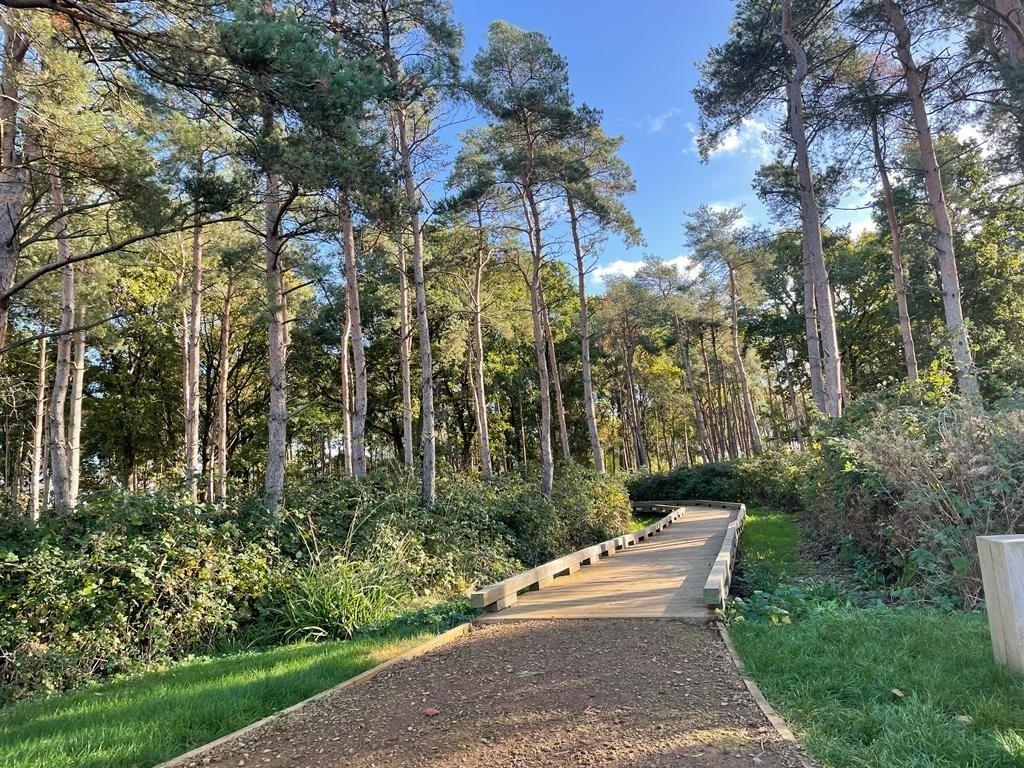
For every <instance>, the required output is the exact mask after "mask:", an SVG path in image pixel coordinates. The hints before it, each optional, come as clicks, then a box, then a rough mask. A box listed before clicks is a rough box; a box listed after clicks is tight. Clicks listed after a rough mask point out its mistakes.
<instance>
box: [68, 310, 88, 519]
mask: <svg viewBox="0 0 1024 768" xmlns="http://www.w3.org/2000/svg"><path fill="white" fill-rule="evenodd" d="M77 315H78V319H77V320H76V324H77V325H83V324H84V323H85V307H83V306H82V305H81V304H79V305H78V310H77ZM84 391H85V331H76V332H75V335H74V352H73V357H72V362H71V423H70V425H69V427H68V506H69V507H70V508H71V509H74V508H75V507H77V506H78V493H79V488H80V486H81V477H82V398H83V395H84Z"/></svg>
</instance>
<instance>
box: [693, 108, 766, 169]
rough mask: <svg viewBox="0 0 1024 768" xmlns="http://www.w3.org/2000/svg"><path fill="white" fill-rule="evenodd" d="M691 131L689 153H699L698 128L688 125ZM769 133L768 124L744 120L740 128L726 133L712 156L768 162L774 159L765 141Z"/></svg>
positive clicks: (712, 152)
mask: <svg viewBox="0 0 1024 768" xmlns="http://www.w3.org/2000/svg"><path fill="white" fill-rule="evenodd" d="M686 127H687V129H688V130H689V131H690V134H691V135H690V146H689V148H688V149H687V150H686V151H687V152H692V153H697V152H699V148H698V146H697V129H696V126H694V125H692V124H690V123H688V124H687V126H686ZM767 131H768V124H767V123H764V122H762V121H760V120H754V119H752V118H744V119H743V122H742V123H741V124H740V126H739V127H738V128H731V129H730V130H728V131H726V132H725V135H723V136H722V138H721V140H720V141H719V142H718V145H717V146H716V147H715V148H714V149H713V150H711V153H710V156H711V157H715V156H716V155H742V156H744V157H752V158H754V159H755V160H760V161H761V162H767V161H768V160H771V158H772V150H771V147H769V146H768V142H767V141H766V140H765V134H766V133H767Z"/></svg>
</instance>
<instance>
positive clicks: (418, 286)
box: [389, 57, 437, 506]
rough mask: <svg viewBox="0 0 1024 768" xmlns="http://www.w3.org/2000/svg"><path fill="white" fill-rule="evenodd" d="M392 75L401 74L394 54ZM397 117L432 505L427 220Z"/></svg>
mask: <svg viewBox="0 0 1024 768" xmlns="http://www.w3.org/2000/svg"><path fill="white" fill-rule="evenodd" d="M389 59H390V61H391V63H392V76H393V77H394V78H395V79H396V82H397V78H398V67H397V63H395V61H394V57H389ZM394 118H395V123H396V126H395V127H396V129H397V131H396V132H397V134H398V152H399V156H400V158H401V163H402V181H403V184H404V188H405V198H406V203H407V204H408V206H409V221H410V224H411V225H412V284H413V291H414V294H415V301H416V323H417V329H418V330H419V338H420V422H421V431H420V450H421V451H422V454H423V464H422V470H421V473H422V483H423V503H424V504H426V505H428V506H429V505H431V504H433V503H434V499H435V497H436V495H437V436H436V434H435V427H434V355H433V352H432V351H431V347H430V323H429V319H428V317H427V289H426V278H425V276H424V269H423V222H422V220H421V217H420V208H421V205H422V200H421V198H420V191H419V187H418V186H417V185H416V177H415V175H414V173H413V167H412V146H411V144H410V140H409V126H408V121H407V119H406V113H405V108H404V107H403V106H402V105H396V107H395V109H394Z"/></svg>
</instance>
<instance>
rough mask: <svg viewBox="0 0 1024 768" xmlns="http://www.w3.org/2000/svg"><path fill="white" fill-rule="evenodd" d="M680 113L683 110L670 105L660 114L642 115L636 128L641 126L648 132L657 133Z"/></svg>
mask: <svg viewBox="0 0 1024 768" xmlns="http://www.w3.org/2000/svg"><path fill="white" fill-rule="evenodd" d="M682 113H683V110H682V109H680V108H679V107H672V108H671V109H669V110H667V111H665V112H662V113H661V114H660V115H644V116H643V117H641V118H640V122H638V123H636V125H637V127H638V128H643V129H644V130H645V131H646V132H647V133H648V134H654V133H658V132H659V131H661V130H662V129H663V128H664V127H665V126H666V125H667V124H668V122H669V121H670V120H671V119H672V118H674V117H678V116H679V115H681V114H682Z"/></svg>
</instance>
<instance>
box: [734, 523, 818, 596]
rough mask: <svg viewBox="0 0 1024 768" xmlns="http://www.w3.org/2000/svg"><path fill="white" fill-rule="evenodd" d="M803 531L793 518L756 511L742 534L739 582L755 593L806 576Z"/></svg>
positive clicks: (806, 565) (745, 525)
mask: <svg viewBox="0 0 1024 768" xmlns="http://www.w3.org/2000/svg"><path fill="white" fill-rule="evenodd" d="M799 546H800V528H799V526H798V525H797V523H796V519H795V517H794V516H793V515H791V514H787V513H785V512H775V511H773V510H768V509H763V508H760V507H752V508H750V509H748V510H747V517H746V521H745V522H744V523H743V531H742V532H741V533H740V559H739V572H738V574H737V576H738V578H739V579H741V580H742V581H744V582H746V583H747V584H748V585H749V586H750V587H751V588H752V589H771V588H773V587H774V586H775V585H776V584H778V583H779V582H780V581H781V580H782V579H783V578H785V577H787V576H789V577H794V576H803V575H806V574H807V572H808V570H809V566H808V564H807V563H806V562H805V561H804V560H802V559H801V558H800V552H799Z"/></svg>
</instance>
